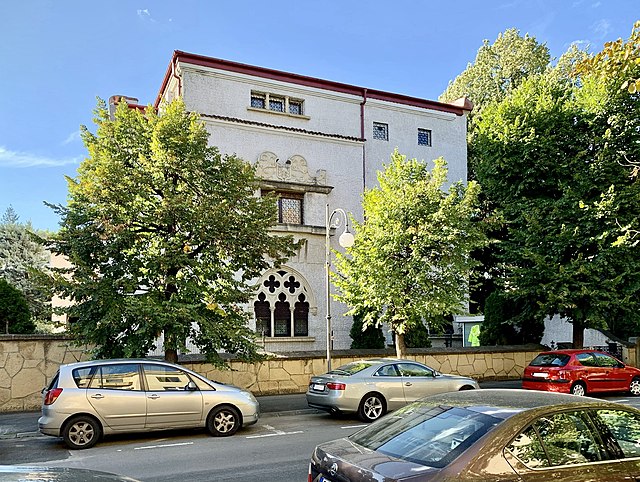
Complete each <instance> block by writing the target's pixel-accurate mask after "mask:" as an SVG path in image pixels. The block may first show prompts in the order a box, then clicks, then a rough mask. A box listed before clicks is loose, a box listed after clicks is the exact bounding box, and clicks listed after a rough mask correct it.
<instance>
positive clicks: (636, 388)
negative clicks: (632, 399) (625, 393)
mask: <svg viewBox="0 0 640 482" xmlns="http://www.w3.org/2000/svg"><path fill="white" fill-rule="evenodd" d="M629 391H630V392H631V393H632V394H634V395H640V380H633V381H632V382H631V386H630V387H629Z"/></svg>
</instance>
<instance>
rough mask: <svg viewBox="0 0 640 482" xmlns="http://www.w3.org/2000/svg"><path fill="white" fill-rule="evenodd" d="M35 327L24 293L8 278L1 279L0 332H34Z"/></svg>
mask: <svg viewBox="0 0 640 482" xmlns="http://www.w3.org/2000/svg"><path fill="white" fill-rule="evenodd" d="M35 329H36V326H35V324H34V322H33V320H32V319H31V313H30V311H29V305H28V304H27V299H26V298H25V296H24V294H22V292H21V291H20V290H19V289H17V288H14V287H13V286H11V285H10V284H9V283H8V282H7V281H6V280H4V279H0V332H2V333H11V334H27V333H33V332H34V331H35Z"/></svg>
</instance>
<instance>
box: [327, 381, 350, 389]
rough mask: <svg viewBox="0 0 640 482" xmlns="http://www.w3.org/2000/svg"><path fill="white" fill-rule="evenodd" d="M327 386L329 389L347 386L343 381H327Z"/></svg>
mask: <svg viewBox="0 0 640 482" xmlns="http://www.w3.org/2000/svg"><path fill="white" fill-rule="evenodd" d="M327 388H328V389H329V390H344V389H346V388H347V386H346V385H345V384H344V383H338V382H329V383H327Z"/></svg>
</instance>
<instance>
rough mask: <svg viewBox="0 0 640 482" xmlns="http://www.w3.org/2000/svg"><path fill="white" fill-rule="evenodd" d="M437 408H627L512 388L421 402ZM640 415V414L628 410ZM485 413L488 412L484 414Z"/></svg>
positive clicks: (601, 401) (426, 399)
mask: <svg viewBox="0 0 640 482" xmlns="http://www.w3.org/2000/svg"><path fill="white" fill-rule="evenodd" d="M421 401H427V402H429V403H433V404H437V405H448V406H455V407H466V408H470V407H484V408H485V409H486V408H488V407H489V408H491V407H492V408H495V409H511V410H515V411H522V410H529V409H533V408H540V407H549V406H555V405H563V406H565V407H566V408H570V407H575V408H578V407H593V408H605V407H607V408H613V407H615V408H620V407H623V405H621V404H619V403H615V402H608V401H605V400H600V399H597V398H591V397H580V396H577V395H570V394H568V393H555V392H545V391H537V390H519V389H508V388H502V389H500V388H483V389H479V390H462V391H459V392H450V393H443V394H439V395H431V396H428V397H425V398H423V399H421ZM624 408H625V409H631V410H634V411H637V412H638V413H640V411H639V410H637V409H635V408H633V407H629V406H624ZM482 411H483V412H485V411H486V410H482Z"/></svg>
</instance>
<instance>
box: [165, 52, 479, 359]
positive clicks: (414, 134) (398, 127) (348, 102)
mask: <svg viewBox="0 0 640 482" xmlns="http://www.w3.org/2000/svg"><path fill="white" fill-rule="evenodd" d="M176 96H181V97H182V98H183V99H184V102H185V105H186V108H187V110H189V111H196V112H199V113H200V114H201V116H202V119H203V121H204V122H205V125H206V128H207V130H208V131H209V133H210V143H211V144H212V145H215V146H217V147H218V148H219V149H220V151H221V152H222V153H229V154H231V153H235V154H236V155H238V156H239V157H241V158H242V159H244V160H245V161H247V162H250V163H252V164H255V165H256V166H257V173H258V175H259V176H260V178H261V179H262V185H261V191H262V192H265V191H275V192H276V193H277V194H278V195H279V216H280V219H279V221H280V222H279V223H278V225H276V226H274V227H273V230H274V232H282V233H289V234H292V235H293V236H294V238H296V239H300V238H303V239H305V240H306V244H305V245H304V247H303V248H302V249H301V250H300V251H299V253H298V254H297V256H295V257H294V258H292V259H290V260H289V261H288V262H287V263H286V265H285V266H283V267H281V268H280V269H277V270H272V271H269V272H267V273H264V275H263V277H262V278H261V279H260V280H258V286H259V289H258V291H257V293H256V298H255V300H254V303H253V313H254V323H255V324H254V327H255V328H256V330H257V331H258V332H259V333H263V335H264V336H263V338H264V341H265V348H266V349H267V350H269V351H283V350H287V351H289V350H299V351H307V350H323V349H325V348H326V323H325V321H326V308H325V305H326V295H325V292H326V288H325V208H326V205H327V204H328V205H329V209H330V211H332V210H334V209H336V208H341V209H343V210H344V211H346V212H348V213H352V214H353V215H354V216H355V218H356V219H359V220H361V219H362V207H361V194H362V192H363V189H364V188H365V187H371V186H374V185H375V184H376V183H377V178H376V172H377V171H378V170H379V169H381V168H382V166H383V163H386V162H388V160H389V158H390V155H391V153H392V151H393V149H394V148H396V147H397V148H398V149H399V151H400V153H402V154H405V155H407V156H408V157H409V158H413V157H415V158H418V159H424V160H425V161H431V160H433V159H435V158H437V157H440V156H442V157H444V158H445V159H446V161H447V163H448V165H449V176H450V179H449V180H450V181H451V182H454V181H457V180H460V179H462V180H466V176H467V168H466V166H467V148H466V133H467V113H468V111H469V110H470V109H471V108H472V106H471V104H470V103H469V102H468V101H463V100H461V101H460V102H459V103H456V104H442V103H439V102H435V101H430V100H425V99H419V98H414V97H409V96H405V95H401V94H394V93H389V92H383V91H380V90H375V89H369V88H363V87H357V86H353V85H347V84H342V83H339V82H333V81H328V80H323V79H317V78H312V77H307V76H304V75H299V74H292V73H287V72H281V71H277V70H272V69H268V68H263V67H256V66H251V65H244V64H240V63H236V62H230V61H226V60H221V59H216V58H211V57H205V56H201V55H194V54H190V53H186V52H180V51H176V52H174V55H173V58H172V59H171V62H170V64H169V66H168V68H167V72H166V75H165V77H164V80H163V82H162V85H161V87H160V91H159V94H158V96H157V99H156V101H155V106H156V107H159V106H160V105H161V104H162V102H164V101H170V100H172V99H173V98H175V97H176ZM340 232H341V231H340ZM340 232H338V233H337V234H340ZM336 238H337V236H333V237H332V238H331V246H332V248H334V249H340V248H339V246H338V243H337V239H336ZM250 308H251V307H250ZM345 311H346V307H345V306H343V305H341V304H339V303H336V302H333V301H332V305H331V314H332V328H333V348H335V349H341V348H349V346H350V343H351V339H350V337H349V329H350V328H351V319H350V318H348V317H344V316H343V315H342V314H343V313H344V312H345Z"/></svg>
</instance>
